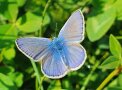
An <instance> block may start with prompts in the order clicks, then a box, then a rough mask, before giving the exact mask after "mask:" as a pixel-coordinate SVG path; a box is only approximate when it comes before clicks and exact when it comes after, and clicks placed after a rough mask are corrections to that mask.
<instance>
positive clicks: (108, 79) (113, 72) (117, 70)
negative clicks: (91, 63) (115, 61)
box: [96, 66, 122, 90]
mask: <svg viewBox="0 0 122 90" xmlns="http://www.w3.org/2000/svg"><path fill="white" fill-rule="evenodd" d="M121 71H122V66H120V67H119V68H117V69H115V70H114V71H112V72H111V73H110V74H109V75H108V76H107V77H106V78H105V80H104V81H103V82H102V83H101V84H100V86H99V87H98V88H97V89H96V90H102V89H103V88H104V86H105V85H106V84H107V83H108V82H109V81H110V80H111V79H112V78H113V77H114V76H116V75H118V74H119V73H121Z"/></svg>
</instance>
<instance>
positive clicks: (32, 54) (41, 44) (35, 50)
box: [15, 37, 51, 61]
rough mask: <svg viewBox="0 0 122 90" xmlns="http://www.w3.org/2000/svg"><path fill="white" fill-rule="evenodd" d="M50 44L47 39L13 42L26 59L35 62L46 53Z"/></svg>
mask: <svg viewBox="0 0 122 90" xmlns="http://www.w3.org/2000/svg"><path fill="white" fill-rule="evenodd" d="M50 42H51V40H49V39H48V38H38V37H33V38H19V39H17V40H16V41H15V43H16V45H17V47H18V49H19V50H20V51H21V52H22V53H23V54H25V55H26V56H27V57H28V58H31V59H33V60H35V61H38V60H41V58H42V57H43V56H44V55H45V53H46V52H47V51H48V44H49V43H50Z"/></svg>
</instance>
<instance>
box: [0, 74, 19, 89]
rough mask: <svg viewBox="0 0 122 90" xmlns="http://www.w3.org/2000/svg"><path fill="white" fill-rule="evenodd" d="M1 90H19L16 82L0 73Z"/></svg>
mask: <svg viewBox="0 0 122 90" xmlns="http://www.w3.org/2000/svg"><path fill="white" fill-rule="evenodd" d="M0 77H1V78H0V90H17V88H16V86H15V85H14V82H13V81H12V80H11V79H10V78H9V77H8V76H6V75H4V74H2V73H0Z"/></svg>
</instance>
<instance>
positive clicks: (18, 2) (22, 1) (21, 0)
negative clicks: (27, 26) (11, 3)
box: [16, 0, 26, 7]
mask: <svg viewBox="0 0 122 90" xmlns="http://www.w3.org/2000/svg"><path fill="white" fill-rule="evenodd" d="M16 1H17V4H18V6H19V7H22V6H23V5H24V4H25V2H26V0H16Z"/></svg>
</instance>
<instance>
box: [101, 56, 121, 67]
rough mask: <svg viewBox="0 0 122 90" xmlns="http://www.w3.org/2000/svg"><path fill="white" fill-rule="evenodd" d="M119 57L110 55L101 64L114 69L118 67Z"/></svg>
mask: <svg viewBox="0 0 122 90" xmlns="http://www.w3.org/2000/svg"><path fill="white" fill-rule="evenodd" d="M119 63H120V62H119V59H118V58H116V57H114V56H110V57H108V58H107V59H106V60H105V61H104V62H103V63H102V64H101V66H100V68H103V69H114V68H117V67H118V66H119Z"/></svg>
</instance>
